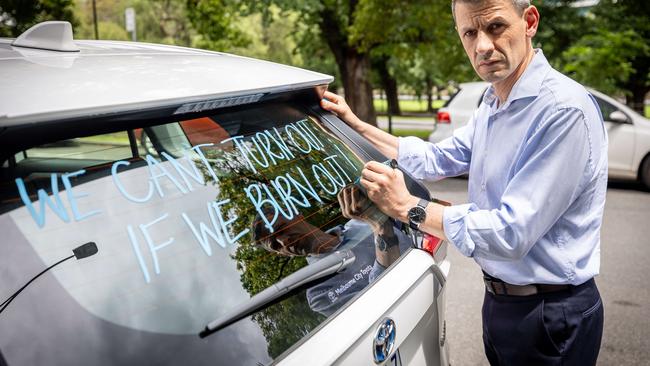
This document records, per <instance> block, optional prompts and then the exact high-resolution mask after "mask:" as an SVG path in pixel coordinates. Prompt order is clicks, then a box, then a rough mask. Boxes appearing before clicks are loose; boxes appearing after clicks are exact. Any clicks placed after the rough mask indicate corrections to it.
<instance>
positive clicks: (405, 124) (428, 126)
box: [377, 116, 433, 131]
mask: <svg viewBox="0 0 650 366" xmlns="http://www.w3.org/2000/svg"><path fill="white" fill-rule="evenodd" d="M392 120H393V128H396V129H409V130H429V131H431V130H433V117H408V116H393V117H392ZM377 126H378V127H379V128H388V117H386V116H377Z"/></svg>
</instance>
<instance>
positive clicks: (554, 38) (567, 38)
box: [533, 0, 592, 67]
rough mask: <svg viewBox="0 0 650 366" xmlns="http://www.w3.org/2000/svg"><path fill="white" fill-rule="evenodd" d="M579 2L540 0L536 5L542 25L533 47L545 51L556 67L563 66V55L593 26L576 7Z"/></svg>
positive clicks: (581, 10)
mask: <svg viewBox="0 0 650 366" xmlns="http://www.w3.org/2000/svg"><path fill="white" fill-rule="evenodd" d="M577 1H578V0H539V1H535V2H534V5H535V6H536V7H537V9H538V10H539V13H540V24H539V28H538V30H537V35H535V38H534V39H533V45H534V46H535V47H538V48H542V49H543V50H544V55H545V56H546V58H547V59H548V60H549V61H550V62H551V64H553V65H554V66H555V67H561V66H562V53H563V52H564V51H566V50H567V48H569V47H570V46H571V45H573V44H574V43H575V42H577V41H578V40H579V39H580V37H582V36H583V35H584V34H585V31H586V30H589V29H590V27H591V26H592V24H591V23H590V21H589V18H587V17H586V16H583V15H581V14H582V13H583V12H584V10H583V9H581V8H579V7H576V6H575V5H574V3H576V2H577ZM572 5H573V6H572Z"/></svg>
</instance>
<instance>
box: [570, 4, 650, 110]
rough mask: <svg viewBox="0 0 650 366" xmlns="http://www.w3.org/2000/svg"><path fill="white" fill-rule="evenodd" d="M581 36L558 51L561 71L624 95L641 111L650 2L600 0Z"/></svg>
mask: <svg viewBox="0 0 650 366" xmlns="http://www.w3.org/2000/svg"><path fill="white" fill-rule="evenodd" d="M586 19H588V26H587V27H585V29H583V30H582V31H583V36H582V37H581V39H580V40H579V41H577V42H576V43H575V44H573V45H572V46H571V47H570V48H569V49H568V50H566V52H564V53H563V54H562V57H563V60H562V61H563V62H564V63H565V66H564V71H565V72H567V73H570V74H571V75H572V76H574V77H575V78H576V79H578V80H580V81H582V82H583V83H585V84H587V85H591V86H594V87H596V88H598V89H602V90H603V91H605V92H609V93H621V94H624V95H626V96H627V104H628V105H629V106H630V107H632V108H634V109H636V110H637V111H639V112H643V101H644V99H645V95H646V94H647V93H648V92H649V91H650V49H649V46H648V41H647V40H648V39H650V22H649V21H648V19H650V2H647V1H638V0H601V1H600V2H599V3H598V5H596V6H594V7H593V9H591V12H590V13H589V14H588V17H587V18H586Z"/></svg>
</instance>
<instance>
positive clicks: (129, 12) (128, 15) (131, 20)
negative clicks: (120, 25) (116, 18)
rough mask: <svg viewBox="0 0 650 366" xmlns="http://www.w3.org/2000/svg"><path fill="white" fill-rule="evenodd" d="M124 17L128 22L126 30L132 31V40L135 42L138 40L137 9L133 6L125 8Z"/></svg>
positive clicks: (126, 22)
mask: <svg viewBox="0 0 650 366" xmlns="http://www.w3.org/2000/svg"><path fill="white" fill-rule="evenodd" d="M124 18H125V22H124V23H125V24H126V31H127V32H131V40H133V42H135V41H137V37H136V31H135V29H136V25H135V9H133V8H126V9H124Z"/></svg>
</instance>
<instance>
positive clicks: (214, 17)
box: [187, 0, 250, 51]
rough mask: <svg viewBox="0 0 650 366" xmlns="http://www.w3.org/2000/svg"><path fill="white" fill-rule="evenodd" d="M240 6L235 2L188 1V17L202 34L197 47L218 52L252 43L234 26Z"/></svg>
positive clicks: (213, 0) (224, 0)
mask: <svg viewBox="0 0 650 366" xmlns="http://www.w3.org/2000/svg"><path fill="white" fill-rule="evenodd" d="M238 11H239V5H238V4H237V3H236V2H235V1H234V0H187V17H188V18H189V20H190V22H191V23H192V26H193V27H194V29H196V31H197V32H198V33H199V34H200V37H199V38H197V40H196V43H195V45H196V46H197V47H200V48H207V49H212V50H217V51H224V50H226V49H228V48H229V47H231V46H235V47H242V46H245V45H247V44H248V43H250V40H249V39H248V38H247V37H246V36H245V34H244V33H243V32H242V31H240V30H239V29H238V28H237V27H235V26H234V24H235V23H236V22H235V20H236V19H237V14H238Z"/></svg>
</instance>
